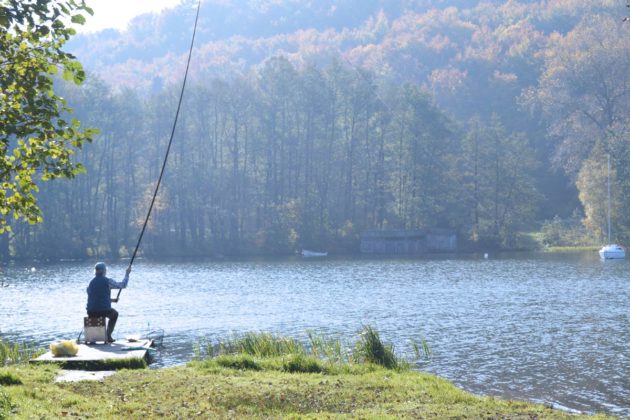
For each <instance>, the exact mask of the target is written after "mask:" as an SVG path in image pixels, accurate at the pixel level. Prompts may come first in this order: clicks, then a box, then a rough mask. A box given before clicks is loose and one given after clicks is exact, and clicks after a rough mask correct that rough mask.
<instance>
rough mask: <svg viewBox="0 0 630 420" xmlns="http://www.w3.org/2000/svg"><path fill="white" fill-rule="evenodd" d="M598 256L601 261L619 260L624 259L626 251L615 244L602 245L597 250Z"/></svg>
mask: <svg viewBox="0 0 630 420" xmlns="http://www.w3.org/2000/svg"><path fill="white" fill-rule="evenodd" d="M599 256H600V257H601V258H602V259H603V260H620V259H623V258H626V250H625V249H623V247H622V246H619V245H616V244H611V245H604V246H603V247H602V249H600V250H599Z"/></svg>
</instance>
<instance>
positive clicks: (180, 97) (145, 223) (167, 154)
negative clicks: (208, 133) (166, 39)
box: [112, 0, 201, 302]
mask: <svg viewBox="0 0 630 420" xmlns="http://www.w3.org/2000/svg"><path fill="white" fill-rule="evenodd" d="M200 9H201V0H199V1H198V3H197V14H196V15H195V26H194V28H193V33H192V39H191V40H190V48H189V50H188V60H187V62H186V72H185V73H184V81H183V83H182V90H181V92H180V94H179V102H178V103H177V111H176V112H175V120H174V121H173V129H172V130H171V138H170V139H169V141H168V146H167V148H166V154H165V156H164V161H163V162H162V169H161V170H160V176H159V178H158V181H157V184H156V185H155V191H154V192H153V198H151V204H150V205H149V210H148V211H147V217H146V218H145V219H144V224H143V225H142V230H141V231H140V236H139V237H138V242H137V243H136V247H135V249H134V250H133V254H132V255H131V260H130V261H129V267H128V268H127V269H128V270H130V269H131V266H132V265H133V262H134V260H135V259H136V255H137V254H138V249H139V248H140V243H141V242H142V238H143V236H144V232H145V231H146V229H147V225H148V224H149V218H150V217H151V212H152V211H153V205H154V204H155V199H156V198H157V195H158V191H159V190H160V184H161V183H162V177H163V176H164V170H165V169H166V162H167V161H168V156H169V154H170V153H171V146H172V144H173V138H174V137H175V129H176V128H177V120H178V119H179V111H180V110H181V108H182V101H183V100H184V91H185V90H186V81H187V80H188V71H189V70H190V60H191V57H192V52H193V47H194V45H195V36H196V35H197V24H198V22H199V10H200ZM121 292H122V289H118V294H117V295H116V298H115V299H112V301H113V302H118V299H119V298H120V293H121Z"/></svg>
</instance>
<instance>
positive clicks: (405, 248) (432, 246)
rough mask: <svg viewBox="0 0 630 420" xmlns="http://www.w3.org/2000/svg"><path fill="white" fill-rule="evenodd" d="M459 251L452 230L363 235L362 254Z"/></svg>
mask: <svg viewBox="0 0 630 420" xmlns="http://www.w3.org/2000/svg"><path fill="white" fill-rule="evenodd" d="M456 251H457V233H456V232H455V231H454V230H451V229H440V228H430V229H419V230H404V229H392V230H369V231H366V232H363V234H361V253H362V254H374V255H423V254H431V253H441V252H456Z"/></svg>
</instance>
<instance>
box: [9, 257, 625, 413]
mask: <svg viewBox="0 0 630 420" xmlns="http://www.w3.org/2000/svg"><path fill="white" fill-rule="evenodd" d="M629 268H630V265H629V263H628V262H626V261H614V262H612V263H609V262H605V263H603V262H601V261H599V259H598V258H597V255H596V254H595V253H586V254H568V255H525V254H518V255H507V256H502V257H501V258H500V259H496V258H492V256H491V258H490V259H489V260H484V259H483V258H482V257H478V258H477V257H475V258H473V257H469V258H462V259H455V258H441V259H427V260H358V261H348V260H326V261H300V260H292V261H273V262H269V261H248V262H242V261H241V262H220V263H216V262H203V263H199V262H194V263H190V262H188V263H155V262H146V261H141V262H138V263H137V265H136V266H135V267H134V271H133V273H132V276H131V281H130V288H129V289H128V290H125V291H124V292H123V293H122V298H121V302H120V303H119V304H118V305H117V309H118V311H119V312H120V313H121V318H120V319H119V322H118V327H117V328H118V330H117V332H118V334H119V335H125V334H131V333H136V332H138V331H149V330H152V329H155V328H163V329H164V330H165V332H166V337H165V348H164V350H163V352H162V358H161V360H160V364H161V365H172V364H177V363H183V362H185V361H186V360H189V359H190V357H191V356H192V343H193V342H194V341H195V340H197V339H199V338H201V337H207V338H209V339H210V340H218V339H220V338H224V337H226V336H229V335H231V334H232V333H234V332H244V331H257V330H265V331H272V332H277V333H281V334H287V335H294V336H298V337H305V332H306V330H308V329H315V330H318V331H322V332H327V333H330V334H335V335H343V336H346V337H348V336H351V335H353V334H355V333H356V332H357V331H358V330H359V329H360V328H361V325H362V324H371V325H373V326H375V327H377V328H378V329H379V331H380V332H381V335H382V336H383V338H385V339H386V340H388V341H391V342H393V343H394V344H395V345H396V348H397V349H398V350H399V351H408V352H411V347H410V346H409V340H420V339H421V338H422V337H425V338H426V339H427V340H428V342H429V343H430V345H431V347H432V350H433V352H434V360H433V362H432V364H431V365H430V366H429V368H428V370H430V371H432V372H435V373H437V374H439V375H441V376H443V377H446V378H448V379H450V380H452V381H453V382H454V383H456V384H457V385H460V386H462V387H463V388H465V389H467V390H469V391H471V392H474V393H478V394H490V395H497V396H502V397H507V398H520V399H530V400H533V401H540V402H551V403H555V404H559V405H562V406H565V407H568V408H572V409H577V410H586V411H602V410H605V411H608V412H611V413H616V414H624V415H630V408H629V407H630V383H629V380H628V379H627V378H628V375H629V374H630V360H629V355H628V350H629V348H628V346H629V345H628V343H629V342H630V340H629V339H630V334H629V333H628V329H627V325H628V302H629V298H630V282H629V281H628V279H627V273H628V269H629ZM123 272H124V266H123V265H119V266H116V265H112V266H110V269H109V274H111V275H112V276H114V277H116V276H117V275H118V276H119V277H122V274H123ZM90 277H91V266H90V264H89V263H64V264H56V265H45V266H37V267H36V270H35V271H34V272H33V271H31V270H30V267H19V266H12V267H8V268H4V269H3V270H2V272H1V273H0V282H5V283H9V285H10V286H9V287H6V288H1V289H0V298H2V302H3V303H2V305H1V307H0V319H1V321H0V330H1V331H2V333H3V334H4V335H5V336H8V337H9V338H13V339H20V340H35V341H37V342H40V343H48V342H49V341H51V340H54V339H59V338H72V337H75V336H76V335H78V333H79V330H80V327H81V320H82V317H83V313H84V310H85V287H86V285H87V282H88V281H89V280H90Z"/></svg>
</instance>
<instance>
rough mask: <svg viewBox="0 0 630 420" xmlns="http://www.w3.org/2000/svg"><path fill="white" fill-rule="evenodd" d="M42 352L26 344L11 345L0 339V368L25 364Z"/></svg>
mask: <svg viewBox="0 0 630 420" xmlns="http://www.w3.org/2000/svg"><path fill="white" fill-rule="evenodd" d="M42 353H43V351H42V350H39V349H36V348H35V347H33V346H29V345H27V344H12V343H9V342H7V341H4V340H2V339H0V366H8V365H15V364H20V363H26V362H28V361H29V360H30V359H31V358H33V357H37V356H38V355H40V354H42Z"/></svg>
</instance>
